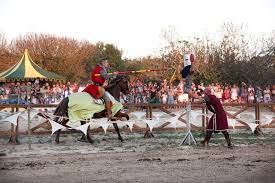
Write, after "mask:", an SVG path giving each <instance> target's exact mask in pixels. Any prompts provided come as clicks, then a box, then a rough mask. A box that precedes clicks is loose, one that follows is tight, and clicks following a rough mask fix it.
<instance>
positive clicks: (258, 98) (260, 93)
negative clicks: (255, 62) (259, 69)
mask: <svg viewBox="0 0 275 183" xmlns="http://www.w3.org/2000/svg"><path fill="white" fill-rule="evenodd" d="M255 93H256V102H262V101H263V90H262V88H261V87H260V86H256V91H255Z"/></svg>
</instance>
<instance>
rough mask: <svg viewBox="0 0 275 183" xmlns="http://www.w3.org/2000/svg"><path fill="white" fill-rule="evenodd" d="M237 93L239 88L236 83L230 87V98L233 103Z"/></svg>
mask: <svg viewBox="0 0 275 183" xmlns="http://www.w3.org/2000/svg"><path fill="white" fill-rule="evenodd" d="M238 93H239V89H238V87H237V85H236V84H234V85H233V87H232V88H231V100H232V102H233V103H236V102H237V100H238Z"/></svg>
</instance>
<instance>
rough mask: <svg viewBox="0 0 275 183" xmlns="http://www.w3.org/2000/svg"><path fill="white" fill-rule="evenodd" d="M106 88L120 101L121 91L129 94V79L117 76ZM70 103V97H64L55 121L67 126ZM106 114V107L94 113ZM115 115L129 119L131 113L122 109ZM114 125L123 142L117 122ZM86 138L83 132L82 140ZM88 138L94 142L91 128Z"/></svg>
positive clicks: (97, 116)
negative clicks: (123, 111)
mask: <svg viewBox="0 0 275 183" xmlns="http://www.w3.org/2000/svg"><path fill="white" fill-rule="evenodd" d="M105 90H106V91H108V92H109V93H110V94H111V95H112V96H113V97H114V98H115V99H116V100H117V101H119V97H120V92H122V93H123V94H127V93H128V92H129V87H128V80H127V78H126V77H123V76H120V77H117V78H115V79H113V80H112V81H111V82H110V85H109V86H108V87H107V88H105ZM68 103H69V98H68V97H66V98H64V99H63V100H62V101H61V102H60V103H59V104H58V106H57V107H56V109H55V111H54V115H56V116H58V117H55V118H54V121H56V122H58V123H59V124H61V125H63V126H67V125H66V123H67V122H68V121H69V120H68ZM106 116H107V111H106V109H104V110H103V111H101V112H98V113H95V114H94V115H93V118H94V119H98V118H103V117H106ZM62 117H65V118H66V119H65V118H62ZM114 117H116V118H118V119H121V118H122V117H125V118H126V119H127V120H129V115H128V114H126V113H122V112H121V111H120V110H119V111H118V112H117V113H116V114H115V115H114ZM85 123H86V122H85V121H81V125H83V124H85ZM113 126H114V128H115V130H116V133H117V135H118V139H119V140H120V141H121V142H123V141H124V140H123V138H122V137H121V135H120V132H119V128H118V126H117V123H113ZM60 132H61V130H58V131H57V132H56V138H55V142H56V143H57V144H58V143H59V136H60ZM84 139H86V136H85V135H84V134H83V136H82V138H81V140H84ZM87 140H88V142H90V143H91V144H92V143H94V141H93V140H92V138H91V137H90V134H89V128H88V130H87Z"/></svg>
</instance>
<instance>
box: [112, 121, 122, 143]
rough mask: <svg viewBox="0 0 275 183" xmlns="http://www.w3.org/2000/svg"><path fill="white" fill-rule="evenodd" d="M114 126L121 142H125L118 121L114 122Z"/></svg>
mask: <svg viewBox="0 0 275 183" xmlns="http://www.w3.org/2000/svg"><path fill="white" fill-rule="evenodd" d="M113 126H114V128H115V130H116V133H117V135H118V140H120V141H121V142H124V140H123V138H122V137H121V135H120V132H119V128H118V126H117V123H113Z"/></svg>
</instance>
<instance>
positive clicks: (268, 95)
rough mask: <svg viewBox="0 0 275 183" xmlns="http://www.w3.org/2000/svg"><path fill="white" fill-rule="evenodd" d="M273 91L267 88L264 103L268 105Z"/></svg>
mask: <svg viewBox="0 0 275 183" xmlns="http://www.w3.org/2000/svg"><path fill="white" fill-rule="evenodd" d="M270 94H271V91H270V88H269V86H267V87H266V88H265V90H264V103H268V102H270V101H271V96H270Z"/></svg>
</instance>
